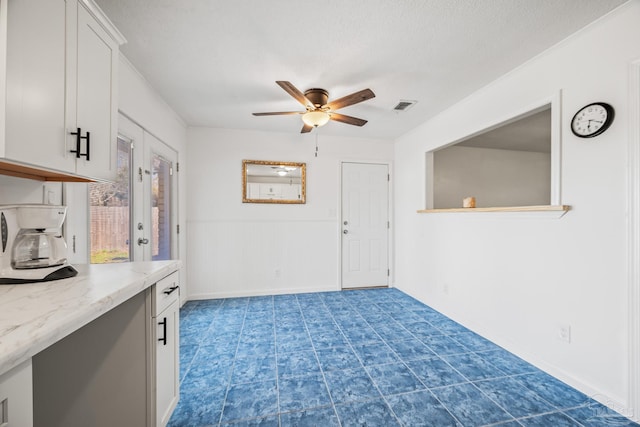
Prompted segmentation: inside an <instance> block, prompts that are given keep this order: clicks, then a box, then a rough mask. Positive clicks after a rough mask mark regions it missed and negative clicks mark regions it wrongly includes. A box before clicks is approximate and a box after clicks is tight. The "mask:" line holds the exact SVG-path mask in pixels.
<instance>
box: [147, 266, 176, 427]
mask: <svg viewBox="0 0 640 427" xmlns="http://www.w3.org/2000/svg"><path fill="white" fill-rule="evenodd" d="M179 295H180V286H179V282H178V272H175V273H173V274H171V275H169V276H167V277H165V278H164V279H162V280H160V281H159V282H158V283H156V286H155V291H154V296H155V299H154V304H153V307H154V310H155V311H154V314H155V316H154V319H155V323H156V337H155V343H156V352H155V374H156V375H155V379H156V384H155V399H154V402H155V404H156V410H155V414H156V425H157V426H161V427H164V426H166V425H167V423H168V422H169V419H170V418H171V414H173V410H174V409H175V407H176V405H177V404H178V397H179V378H178V377H179V372H180V369H179V360H180V358H179V341H180V336H179V328H180V313H179Z"/></svg>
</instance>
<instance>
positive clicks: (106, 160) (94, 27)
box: [67, 3, 118, 180]
mask: <svg viewBox="0 0 640 427" xmlns="http://www.w3.org/2000/svg"><path fill="white" fill-rule="evenodd" d="M77 11H78V12H77V55H76V60H77V63H76V64H75V72H76V76H75V77H76V80H77V84H76V86H75V88H76V90H77V93H76V94H75V98H76V102H75V105H72V106H71V110H75V111H70V113H71V114H70V115H71V117H70V118H71V119H72V120H71V123H70V124H69V128H70V129H71V130H72V129H74V128H81V132H82V135H83V136H84V135H86V132H89V133H90V151H89V160H87V158H86V157H81V158H80V159H78V160H77V166H76V171H77V173H78V174H79V175H84V176H89V177H92V178H99V179H107V180H113V179H114V178H115V175H116V165H115V160H116V158H115V156H116V144H117V131H118V130H117V112H118V111H117V102H116V90H117V81H116V76H117V64H118V44H117V43H116V42H115V41H114V39H113V38H112V37H111V36H110V35H109V33H107V32H106V31H105V30H104V28H102V26H101V25H100V24H99V23H98V22H97V21H96V19H95V18H94V17H93V16H92V15H91V14H90V13H89V12H88V11H87V9H85V7H84V6H83V5H82V3H80V4H78V6H77ZM70 77H71V76H70ZM74 112H75V119H76V120H75V124H73V123H72V122H73V118H74V117H73V113H74ZM67 141H68V144H69V146H70V149H75V146H76V143H75V137H74V136H68V138H67ZM81 150H82V153H86V142H85V140H82V141H81Z"/></svg>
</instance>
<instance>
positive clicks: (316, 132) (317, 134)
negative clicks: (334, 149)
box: [316, 129, 318, 157]
mask: <svg viewBox="0 0 640 427" xmlns="http://www.w3.org/2000/svg"><path fill="white" fill-rule="evenodd" d="M316 157H318V130H317V129H316Z"/></svg>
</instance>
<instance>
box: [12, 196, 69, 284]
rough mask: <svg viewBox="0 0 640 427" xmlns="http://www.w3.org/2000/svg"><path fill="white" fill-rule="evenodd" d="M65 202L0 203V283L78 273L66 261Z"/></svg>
mask: <svg viewBox="0 0 640 427" xmlns="http://www.w3.org/2000/svg"><path fill="white" fill-rule="evenodd" d="M66 214H67V207H66V206H52V205H36V204H33V205H27V204H25V205H7V206H1V205H0V235H1V237H2V240H1V241H0V250H1V251H0V284H23V283H34V282H47V281H50V280H58V279H65V278H68V277H73V276H75V275H77V274H78V271H77V270H76V269H75V268H73V267H72V266H71V265H69V263H68V262H67V244H66V243H65V241H64V238H63V237H62V234H61V227H62V224H63V222H64V219H65V216H66Z"/></svg>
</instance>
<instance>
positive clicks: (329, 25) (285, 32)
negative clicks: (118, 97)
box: [96, 0, 624, 139]
mask: <svg viewBox="0 0 640 427" xmlns="http://www.w3.org/2000/svg"><path fill="white" fill-rule="evenodd" d="M96 1H97V3H98V4H99V5H100V7H101V8H102V9H103V10H104V11H105V12H106V13H107V15H108V16H109V17H110V18H111V20H112V21H113V22H114V23H115V24H116V26H117V27H118V28H119V29H120V31H121V32H122V33H123V34H124V35H125V37H126V38H127V40H128V43H127V44H126V45H124V46H122V52H123V53H124V54H125V56H126V57H127V58H128V59H129V60H130V61H131V63H132V64H133V65H134V66H135V67H136V68H137V69H138V70H139V71H140V72H141V73H142V74H143V75H144V76H145V77H146V78H147V80H148V81H149V82H150V84H151V85H152V86H153V87H154V88H155V89H156V90H157V91H158V92H159V93H160V95H161V96H162V97H163V98H164V99H165V100H166V101H167V103H168V104H169V105H170V106H171V107H172V108H173V109H174V110H175V111H176V112H177V113H178V114H179V115H180V116H181V117H182V118H183V119H184V120H185V121H186V123H187V124H188V125H190V126H209V127H222V128H236V129H255V130H267V131H280V132H292V133H298V132H300V128H301V127H302V121H301V120H300V117H299V116H295V115H294V116H269V117H255V116H253V115H251V113H252V112H265V111H292V110H293V111H296V110H299V109H301V105H300V104H298V103H297V102H296V101H295V100H294V99H293V98H291V97H290V96H289V95H288V94H287V93H286V92H284V91H283V90H282V89H281V88H280V87H278V86H277V85H276V84H275V81H276V80H287V81H290V82H291V83H293V84H294V85H295V86H296V87H298V89H300V90H301V91H304V90H306V89H309V88H312V87H320V88H324V89H326V90H328V91H329V94H330V98H329V99H330V100H331V99H337V98H339V97H342V96H345V95H348V94H350V93H352V92H355V91H358V90H361V89H364V88H370V89H371V90H373V92H375V94H376V98H374V99H372V100H369V101H366V102H363V103H361V104H358V105H354V106H350V107H347V108H344V109H342V110H340V112H341V113H343V114H347V115H351V116H355V117H360V118H363V119H366V120H368V121H369V123H367V124H366V125H365V126H364V127H362V128H359V127H356V126H350V125H346V124H343V123H337V122H330V123H329V124H327V125H326V126H324V127H323V128H321V129H320V133H321V134H326V135H342V136H360V137H367V138H384V139H393V138H395V137H398V136H400V135H402V134H403V133H405V132H407V131H409V130H411V129H412V128H414V127H416V126H417V125H419V124H420V123H422V122H424V121H426V120H427V119H429V118H430V117H433V116H434V115H435V114H437V113H438V112H440V111H442V110H444V109H445V108H447V107H448V106H450V105H452V104H454V103H456V102H457V101H459V100H460V99H462V98H464V97H465V96H467V95H469V94H470V93H471V92H473V91H475V90H477V89H479V88H481V87H482V86H484V85H486V84H487V83H489V82H490V81H492V80H494V79H496V78H497V77H499V76H501V75H502V74H504V73H506V72H508V71H509V70H511V69H513V68H515V67H517V66H518V65H520V64H522V63H523V62H525V61H526V60H527V59H529V58H531V57H533V56H535V55H537V54H539V53H540V52H542V51H544V50H545V49H547V48H549V47H550V46H553V45H554V44H556V43H558V42H559V41H561V40H563V39H564V38H566V37H567V36H569V35H570V34H572V33H574V32H575V31H577V30H579V29H580V28H582V27H584V26H585V25H587V24H589V23H590V22H592V21H594V20H596V19H597V18H599V17H600V16H602V15H604V14H606V13H607V12H609V11H610V10H612V9H614V8H615V7H617V6H619V5H620V4H622V3H624V0H562V1H559V0H349V1H345V0H322V1H309V0H268V1H267V0H262V1H258V0H229V1H222V0H96ZM399 100H417V101H418V103H417V104H416V105H415V106H413V107H412V108H411V109H409V110H407V111H405V112H401V113H398V112H395V111H393V107H394V106H395V105H396V104H397V103H398V101H399Z"/></svg>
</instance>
